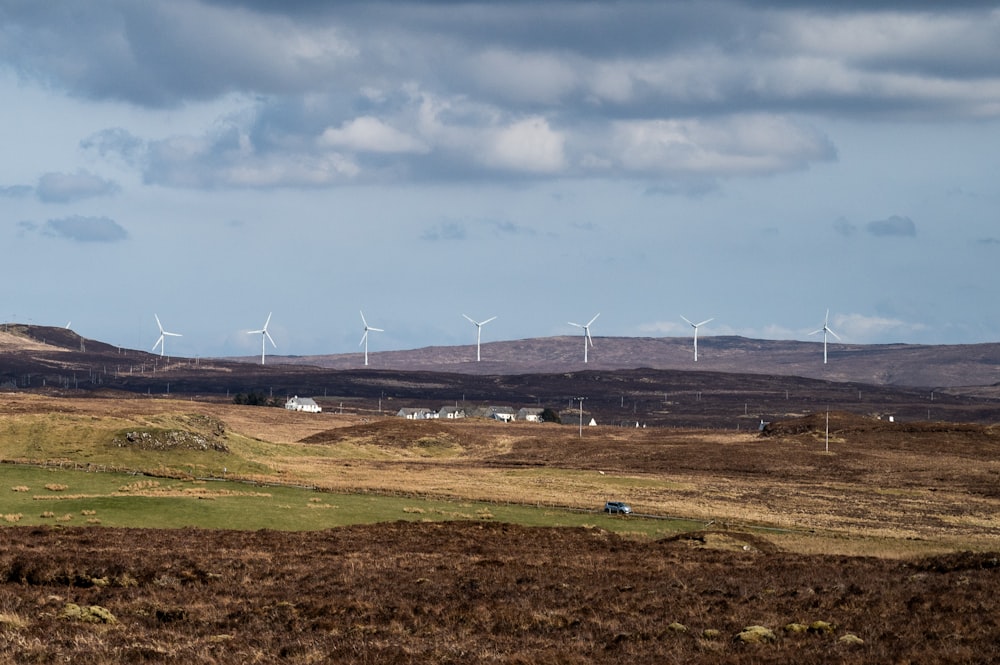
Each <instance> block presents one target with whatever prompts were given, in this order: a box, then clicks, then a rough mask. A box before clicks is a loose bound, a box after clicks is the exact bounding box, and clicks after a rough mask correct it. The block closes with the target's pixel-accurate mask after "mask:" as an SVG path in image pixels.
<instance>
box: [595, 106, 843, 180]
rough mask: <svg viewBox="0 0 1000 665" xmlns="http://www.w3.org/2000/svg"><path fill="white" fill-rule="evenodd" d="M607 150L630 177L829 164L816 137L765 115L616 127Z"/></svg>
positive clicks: (826, 148)
mask: <svg viewBox="0 0 1000 665" xmlns="http://www.w3.org/2000/svg"><path fill="white" fill-rule="evenodd" d="M611 147H612V148H613V149H614V150H616V152H617V155H616V156H617V161H618V163H620V164H621V165H622V166H623V167H624V168H625V169H627V170H628V171H632V172H645V173H666V174H669V173H687V174H715V175H722V176H732V175H763V174H769V173H775V172H779V171H787V170H794V169H801V168H804V167H806V166H807V165H809V164H810V163H812V162H816V161H826V160H830V159H832V158H833V156H834V150H833V148H832V146H831V145H830V143H829V142H828V141H827V140H826V139H825V137H823V136H822V135H821V134H820V133H819V132H817V131H815V130H812V129H809V128H807V127H804V126H802V125H800V124H799V123H796V122H793V121H791V120H788V119H785V118H781V117H771V116H765V115H759V114H756V115H750V116H731V117H727V118H721V119H719V118H709V119H705V120H701V119H684V120H638V121H620V122H617V123H615V124H614V126H613V138H612V142H611Z"/></svg>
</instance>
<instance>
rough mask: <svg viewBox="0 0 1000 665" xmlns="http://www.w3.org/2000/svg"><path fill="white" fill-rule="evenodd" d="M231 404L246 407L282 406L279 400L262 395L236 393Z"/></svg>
mask: <svg viewBox="0 0 1000 665" xmlns="http://www.w3.org/2000/svg"><path fill="white" fill-rule="evenodd" d="M233 404H246V405H248V406H284V404H283V402H282V400H281V399H275V398H274V397H268V396H267V395H265V394H264V393H257V392H249V393H236V396H235V397H233Z"/></svg>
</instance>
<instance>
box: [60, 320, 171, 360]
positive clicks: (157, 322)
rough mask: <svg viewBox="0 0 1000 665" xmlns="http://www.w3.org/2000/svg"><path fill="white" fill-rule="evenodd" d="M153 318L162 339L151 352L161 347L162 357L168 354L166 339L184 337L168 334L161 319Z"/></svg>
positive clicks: (67, 325) (158, 340)
mask: <svg viewBox="0 0 1000 665" xmlns="http://www.w3.org/2000/svg"><path fill="white" fill-rule="evenodd" d="M153 318H154V319H156V327H157V328H159V329H160V337H159V339H157V340H156V344H154V345H153V348H152V349H150V350H151V351H156V347H160V355H161V356H162V355H164V354H165V353H166V344H165V343H164V341H163V340H164V338H166V337H183V335H181V334H180V333H172V332H167V331H166V330H164V329H163V324H162V323H160V317H158V316H157V315H156V314H153ZM66 327H67V328H68V327H69V324H66Z"/></svg>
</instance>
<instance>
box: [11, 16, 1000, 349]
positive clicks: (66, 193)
mask: <svg viewBox="0 0 1000 665" xmlns="http://www.w3.org/2000/svg"><path fill="white" fill-rule="evenodd" d="M0 100H2V103H0V149H2V150H0V248H2V253H0V257H2V258H0V261H2V264H0V265H2V271H3V272H2V274H3V277H2V279H0V321H11V322H14V321H16V322H19V323H33V324H39V325H53V326H65V325H70V326H71V327H72V328H73V329H74V330H75V331H77V332H78V333H80V334H81V335H83V336H85V337H88V338H91V339H97V340H101V341H105V342H108V343H111V344H116V345H120V346H124V347H129V348H139V349H146V350H149V349H151V348H152V346H153V344H154V343H155V342H156V340H157V338H158V335H159V330H158V328H157V323H156V320H155V318H154V315H157V316H158V317H159V318H160V320H161V321H162V323H163V326H164V328H165V329H166V330H167V331H170V332H176V333H179V334H181V335H182V336H181V337H169V338H167V340H166V343H167V352H168V354H169V355H177V356H188V357H211V356H229V355H243V354H247V355H249V354H253V353H255V352H259V348H260V342H261V336H260V335H259V334H248V331H252V330H259V329H260V328H261V327H262V326H263V324H264V322H265V320H266V318H267V316H268V314H269V313H272V312H273V315H272V318H271V321H270V324H269V326H268V330H269V332H270V334H271V336H272V337H273V339H274V341H275V343H276V348H274V349H271V348H270V346H269V352H272V353H280V354H292V355H307V354H326V353H360V352H361V349H360V347H359V341H360V339H361V335H362V333H363V324H362V320H361V314H360V312H361V311H364V316H365V318H366V319H367V321H368V324H369V325H371V326H373V327H377V328H382V329H383V330H384V332H372V333H371V337H370V339H369V350H370V352H371V353H377V352H378V351H381V350H401V349H410V348H420V347H424V346H433V345H456V344H473V343H475V335H476V329H475V326H473V325H472V324H470V323H469V322H468V321H467V320H466V319H465V318H463V314H465V315H467V316H469V317H471V318H473V319H476V320H480V321H481V320H484V319H487V318H490V317H494V316H495V317H497V318H496V320H494V321H491V322H490V323H489V324H488V325H485V326H484V327H483V329H482V339H483V343H487V342H491V341H500V340H514V339H523V338H531V337H545V336H553V335H576V334H579V333H580V330H579V329H577V328H574V327H572V326H570V325H568V322H570V321H572V322H577V323H586V322H587V321H589V320H590V319H591V318H592V317H593V316H594V315H595V314H597V313H600V317H599V318H598V319H597V320H596V321H595V322H594V324H593V326H592V328H591V333H592V335H593V336H594V337H601V336H639V337H660V336H684V335H689V334H690V333H691V328H690V326H689V325H688V324H687V323H685V322H684V320H683V319H682V318H681V317H682V316H685V317H687V318H688V319H690V320H692V321H695V322H700V321H703V320H705V319H709V318H711V319H712V321H711V322H710V323H708V324H706V325H705V326H704V327H702V328H701V329H700V330H699V335H700V336H702V337H707V336H712V335H743V336H746V337H753V338H763V339H801V340H817V341H821V340H820V339H819V338H820V337H821V335H813V336H810V335H809V333H811V332H813V331H815V330H817V329H819V328H821V327H822V326H823V323H824V321H825V320H826V317H827V312H829V315H828V316H829V319H828V321H829V327H830V328H831V329H832V330H833V331H834V332H835V333H836V334H837V335H838V336H839V337H840V339H841V340H842V341H844V342H845V343H852V344H881V343H897V342H904V343H915V344H964V343H980V342H995V341H998V337H1000V301H998V299H997V297H996V289H997V285H998V284H1000V279H998V273H1000V269H998V266H1000V4H998V3H997V2H971V1H970V2H961V1H949V2H933V1H919V2H918V1H913V2H898V1H888V0H887V1H884V2H879V1H877V0H876V1H872V2H859V1H847V2H840V3H830V2H809V1H806V0H802V1H796V0H773V1H770V2H768V1H766V0H706V1H704V2H697V3H694V2H672V1H669V0H664V1H656V2H653V1H638V0H620V1H617V2H578V1H572V2H570V1H567V2H524V1H508V2H502V1H500V2H458V1H451V0H438V1H428V2H416V1H406V0H404V1H402V2H360V1H345V2H336V3H332V2H328V1H326V0H290V1H288V2H265V1H264V0H148V1H144V2H138V3H137V2H132V1H131V0H92V1H89V2H86V3H81V2H78V1H77V0H48V1H46V2H35V1H34V0H0ZM831 341H833V340H832V339H831Z"/></svg>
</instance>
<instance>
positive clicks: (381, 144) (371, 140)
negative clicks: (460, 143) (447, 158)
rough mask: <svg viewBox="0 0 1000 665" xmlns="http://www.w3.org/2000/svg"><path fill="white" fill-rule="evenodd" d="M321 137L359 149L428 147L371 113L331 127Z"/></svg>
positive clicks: (404, 150) (388, 150)
mask: <svg viewBox="0 0 1000 665" xmlns="http://www.w3.org/2000/svg"><path fill="white" fill-rule="evenodd" d="M320 141H321V142H322V143H323V144H325V145H331V146H335V147H342V148H346V149H348V150H353V151H360V152H385V153H394V152H396V153H408V152H416V153H421V152H427V151H428V147H427V145H425V144H424V143H423V142H422V141H420V140H419V139H416V138H414V137H412V136H409V135H408V134H406V133H405V132H401V131H399V130H398V129H395V128H394V127H391V126H389V125H387V124H385V123H384V122H382V121H381V120H379V119H378V118H374V117H371V116H364V117H360V118H355V119H353V120H351V121H349V122H345V123H344V124H342V125H341V126H340V127H339V128H337V129H334V128H332V127H331V128H329V129H327V130H326V131H324V132H323V135H322V136H321V137H320Z"/></svg>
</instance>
